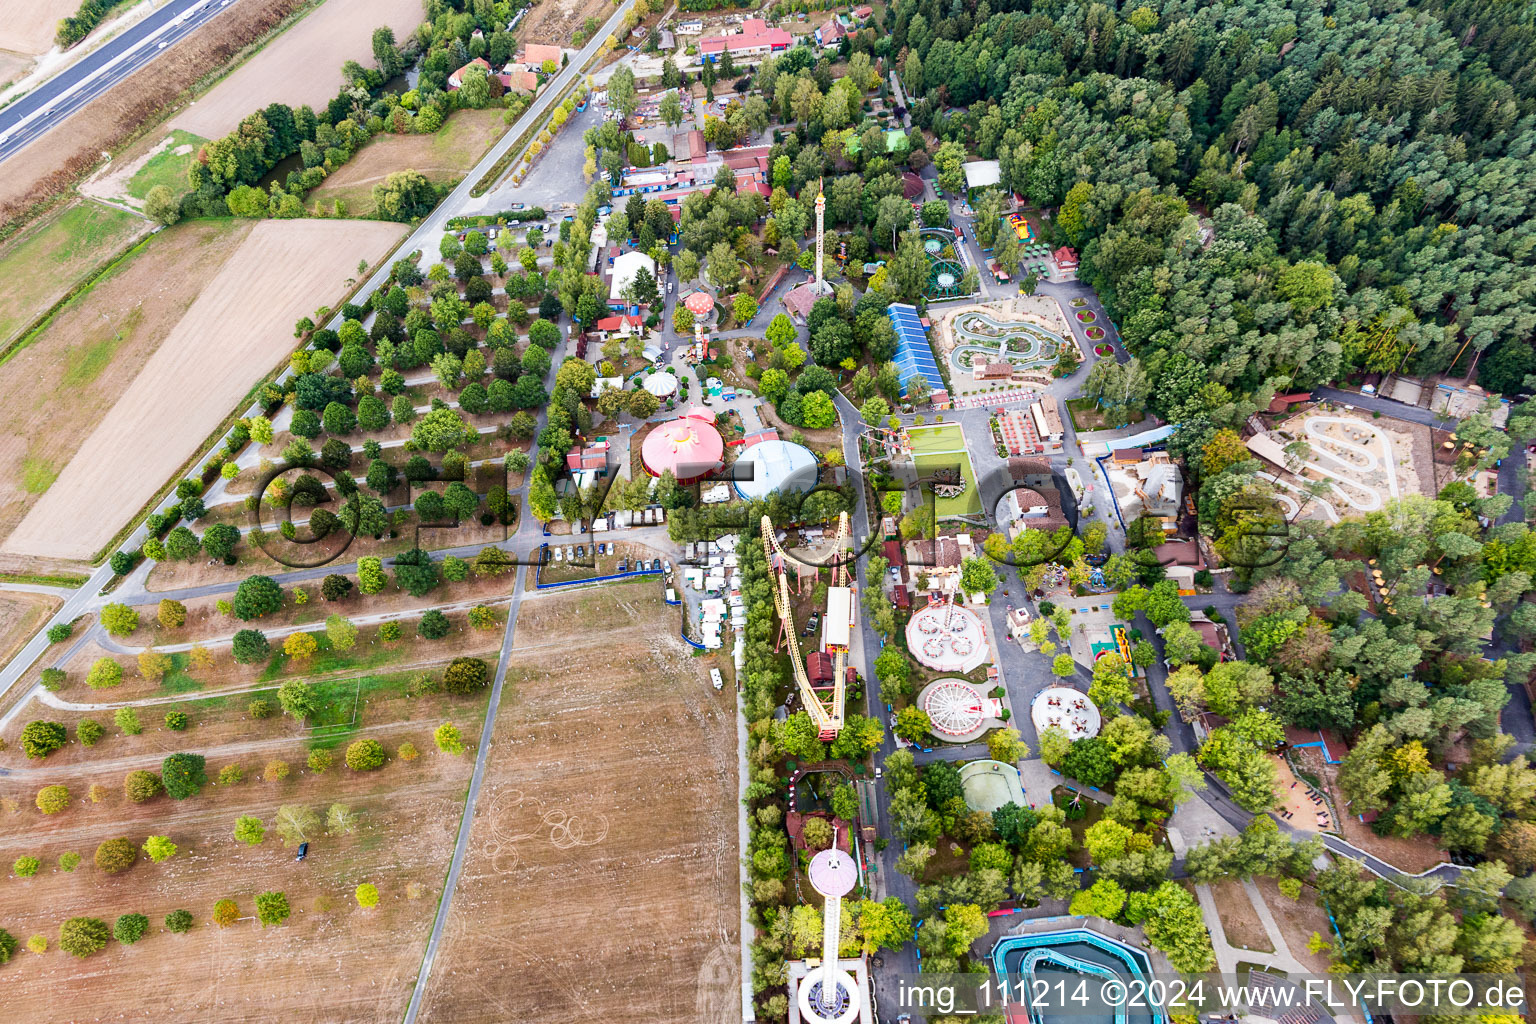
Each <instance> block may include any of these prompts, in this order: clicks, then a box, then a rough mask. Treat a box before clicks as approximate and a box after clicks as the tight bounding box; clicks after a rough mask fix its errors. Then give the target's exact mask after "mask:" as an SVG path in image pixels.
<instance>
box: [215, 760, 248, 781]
mask: <svg viewBox="0 0 1536 1024" xmlns="http://www.w3.org/2000/svg"><path fill="white" fill-rule="evenodd" d="M244 781H245V769H244V768H243V767H241V766H240V765H238V764H227V765H225V766H224V767H223V768H220V769H219V779H218V785H220V786H235V785H239V784H240V783H241V782H244Z"/></svg>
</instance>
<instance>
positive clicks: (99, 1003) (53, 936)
mask: <svg viewBox="0 0 1536 1024" xmlns="http://www.w3.org/2000/svg"><path fill="white" fill-rule="evenodd" d="M233 701H234V703H235V704H237V705H238V707H241V708H243V706H244V699H243V698H235V699H233ZM484 705H485V700H484V696H483V695H482V696H480V697H477V698H473V699H464V698H450V697H445V696H442V695H432V696H428V697H418V698H408V697H405V696H403V695H402V694H401V693H400V691H399V688H398V687H396V688H393V689H388V688H386V689H383V690H380V691H377V692H376V693H375V695H374V696H373V699H371V700H369V701H368V702H367V703H366V704H365V705H364V708H363V710H362V712H361V718H362V725H363V732H362V735H367V736H371V737H374V738H377V739H379V741H380V742H382V743H383V744H384V745H385V747H386V748H387V749H388V750H390V751H391V753H392V755H393V752H394V751H395V750H396V748H397V747H398V746H399V744H400V743H402V742H403V741H406V740H409V741H411V742H412V743H413V744H414V745H415V746H416V747H417V748H418V750H420V751H421V756H420V757H419V758H417V759H416V760H414V761H411V762H404V761H401V760H400V759H398V758H397V757H394V756H391V759H390V761H389V763H388V764H386V765H385V766H384V768H382V769H381V770H379V771H377V772H363V773H359V772H352V771H350V770H348V769H347V768H345V767H344V766H342V765H341V763H340V762H341V754H342V747H340V746H338V747H337V748H336V749H335V750H334V751H333V753H334V755H335V756H336V759H337V764H336V765H335V766H334V767H332V768H331V769H330V770H329V771H327V772H325V773H324V774H322V775H316V774H314V773H311V772H309V771H307V770H306V769H305V767H304V761H305V757H306V748H307V747H308V746H310V745H311V744H310V742H309V741H308V740H307V739H306V735H305V730H302V729H300V728H297V727H296V726H295V725H294V724H293V723H292V722H291V720H287V719H283V718H276V719H268V720H265V721H260V722H257V721H252V720H250V719H249V718H245V717H243V716H242V715H240V714H238V713H236V712H230V713H225V714H222V715H221V714H218V713H214V712H208V713H207V714H205V713H204V712H203V711H202V710H200V708H201V705H199V704H196V703H189V704H188V705H186V707H187V709H188V711H189V713H191V714H192V716H193V720H194V724H193V727H192V729H191V730H189V731H188V732H186V733H180V734H178V733H171V732H168V731H165V730H164V729H162V728H160V727H159V725H158V718H159V714H158V712H156V713H154V714H150V713H145V714H144V715H142V717H143V718H144V721H145V724H146V729H145V733H144V735H142V736H137V737H122V736H119V735H118V734H117V731H116V730H115V729H113V728H112V727H111V725H110V717H111V716H110V715H105V716H103V715H97V716H96V717H97V718H98V720H102V721H104V722H105V723H106V724H107V725H108V733H109V735H108V736H107V737H106V738H104V739H103V740H102V741H101V742H100V743H99V744H98V745H97V746H96V747H94V748H92V749H91V750H88V751H85V750H79V749H78V747H77V746H75V745H72V746H71V747H69V748H66V750H65V751H60V752H59V753H57V754H55V755H53V757H50V758H49V760H48V761H47V762H41V763H39V762H31V763H27V762H25V761H24V759H21V756H20V754H19V752H7V754H6V755H5V758H6V763H7V766H8V767H11V768H12V769H13V772H12V774H11V775H10V776H8V777H7V778H6V779H5V780H4V783H3V786H0V796H3V797H4V799H5V800H6V801H7V804H6V807H7V813H4V814H0V857H3V858H4V863H6V864H7V865H9V864H10V863H11V861H12V860H14V859H15V858H16V857H19V856H22V855H30V856H35V857H38V858H39V859H41V860H42V861H43V865H44V866H43V868H42V870H41V871H40V872H39V873H38V874H37V876H36V877H33V878H9V879H6V880H4V881H3V882H0V886H3V888H4V893H5V896H4V905H5V913H4V915H3V917H4V920H3V925H4V926H5V927H6V928H7V929H9V930H10V931H11V932H12V933H13V934H18V935H20V936H22V937H23V938H25V937H26V936H28V935H32V934H43V935H46V936H48V937H49V939H50V946H51V947H52V946H53V945H54V943H55V942H56V940H57V935H58V926H59V923H60V921H62V920H63V919H64V918H66V917H69V916H74V915H77V914H85V915H91V916H96V917H100V918H102V919H103V920H106V921H107V922H108V923H111V922H112V921H113V920H114V919H115V918H116V916H117V915H119V914H123V913H128V912H133V911H137V912H139V913H143V914H145V915H146V916H148V917H149V919H150V928H149V931H148V933H147V934H146V935H145V937H144V938H143V939H142V940H141V941H140V942H139V943H138V944H137V945H134V946H132V947H127V946H123V945H121V944H118V943H115V942H114V943H109V944H108V946H107V948H106V949H105V950H103V951H102V952H100V953H97V954H95V955H94V956H93V957H92V958H90V959H89V960H85V961H77V960H75V959H73V958H71V957H69V956H67V955H65V954H63V953H61V952H59V951H57V949H56V948H50V949H49V951H48V953H47V954H46V955H44V956H34V955H31V954H26V955H25V956H21V957H17V958H15V960H13V962H12V963H11V964H10V965H9V967H8V968H7V970H6V986H7V987H6V997H5V1005H6V1014H5V1016H6V1018H7V1019H9V1020H35V1021H52V1020H61V1019H65V1018H64V1015H63V1014H67V1015H68V1016H69V1018H70V1019H84V1020H90V1019H107V1018H108V1017H110V1016H114V1015H116V1013H117V1012H118V1011H120V1010H121V1005H120V1001H119V1000H118V998H117V997H118V995H119V994H120V993H122V992H125V991H151V990H153V991H154V992H156V999H155V1006H156V1011H155V1012H156V1016H157V1017H158V1018H159V1019H161V1020H165V1021H171V1022H183V1021H184V1022H187V1024H201V1022H204V1021H208V1020H215V1019H217V1020H220V1021H237V1022H250V1024H258V1022H259V1024H266V1022H269V1021H273V1020H306V1021H322V1020H323V1021H346V1022H353V1021H355V1022H359V1024H362V1022H374V1021H379V1020H394V1019H398V1018H399V1017H400V1015H401V1014H402V1013H403V1012H404V1008H405V1003H406V1000H407V999H408V998H409V995H410V991H411V986H412V984H413V983H414V981H415V976H416V971H417V968H418V966H419V964H420V957H421V948H422V943H423V942H424V941H425V937H426V933H427V929H428V928H429V927H430V923H431V920H432V915H433V912H434V910H435V908H436V905H437V896H438V893H439V890H440V889H441V886H442V880H443V877H444V875H445V872H446V869H447V864H448V858H449V855H450V852H451V850H452V846H453V838H454V834H455V831H456V829H457V826H458V821H459V815H460V813H461V811H462V808H463V794H464V786H465V782H466V780H467V778H468V775H469V772H470V769H471V766H472V763H473V762H472V761H471V760H470V758H469V757H468V756H466V757H450V756H448V755H444V754H439V753H437V752H436V751H435V749H434V747H433V743H432V736H431V733H432V730H433V729H434V728H435V727H436V726H437V725H438V724H439V723H441V722H442V721H443V720H444V719H445V718H449V717H451V718H452V720H453V721H455V723H456V724H458V725H459V727H460V728H461V729H462V730H463V732H464V734H465V735H466V736H473V735H475V734H477V733H478V731H479V723H480V722H481V721H482V720H483V715H484ZM59 717H60V718H61V719H64V718H73V717H74V716H72V715H60V716H59ZM210 719H215V720H216V721H210ZM205 722H208V723H209V724H207V725H205V724H204V723H205ZM351 738H352V737H351V736H348V737H347V739H349V740H350V739H351ZM178 749H179V750H191V751H197V752H199V753H202V754H204V755H206V756H207V758H208V771H209V775H210V776H213V775H216V774H217V772H218V770H219V769H220V768H221V767H223V766H224V765H226V764H229V763H233V762H240V763H242V764H243V765H244V766H245V768H246V771H247V776H246V780H245V781H244V782H242V783H239V784H236V785H232V786H208V787H205V788H204V789H203V791H202V793H201V794H199V795H198V796H196V797H193V798H190V799H187V800H183V801H174V800H171V799H169V798H168V797H165V796H159V797H156V798H154V799H153V800H151V801H149V802H146V803H144V804H137V805H136V804H132V803H129V802H128V801H127V800H126V798H125V797H124V795H123V790H122V779H123V776H124V774H125V773H126V772H128V771H130V770H133V769H136V768H148V769H157V767H158V764H159V761H160V759H161V758H162V757H164V756H165V754H167V753H169V752H170V751H172V750H178ZM71 751H73V752H75V754H76V756H75V757H74V758H73V759H72V760H71V761H70V762H68V763H65V762H61V763H58V764H57V765H55V762H54V759H55V758H59V757H60V756H61V755H63V754H65V753H66V752H71ZM272 757H280V758H282V759H284V760H287V761H288V762H289V763H290V764H291V765H292V766H293V773H292V775H290V777H289V778H288V779H286V780H285V781H282V782H263V781H261V780H260V778H259V776H260V773H261V768H262V765H263V764H264V763H265V761H266V760H267V759H268V758H272ZM18 762H20V764H19V763H18ZM21 764H25V765H26V769H23V770H16V769H17V768H18V767H20V765H21ZM28 769H30V770H28ZM53 783H62V784H64V785H66V786H68V788H69V790H70V792H71V793H72V794H73V795H74V796H75V802H74V804H73V805H72V806H71V807H70V808H69V809H68V810H66V811H64V812H63V813H61V814H58V815H54V816H47V817H45V816H44V815H42V814H41V813H39V812H38V811H37V810H36V809H35V808H34V807H33V806H32V797H33V794H34V793H35V791H36V789H37V788H39V787H41V786H43V785H47V784H53ZM91 783H99V784H100V785H102V786H104V787H105V788H106V790H107V796H106V798H105V799H104V800H103V801H102V802H101V803H100V804H91V803H90V802H89V801H88V800H86V799H84V797H85V794H86V792H87V788H88V786H89V785H90V784H91ZM334 802H341V803H345V804H348V805H349V806H351V807H352V808H353V809H354V810H356V811H358V812H360V813H361V822H360V825H359V827H358V828H357V830H356V831H355V832H353V833H351V834H345V835H327V834H326V833H325V832H324V830H323V829H320V830H316V831H315V832H313V833H310V834H309V835H308V838H309V839H310V841H311V846H310V850H309V856H308V858H307V859H306V860H305V861H304V862H303V863H296V862H295V861H294V851H293V849H292V848H291V847H284V846H283V845H282V843H281V841H280V840H279V838H278V836H277V834H276V831H275V829H274V828H273V819H274V816H275V813H276V810H277V807H278V806H279V805H281V804H289V803H296V804H303V805H305V806H308V807H311V808H313V809H314V810H315V811H316V812H317V813H318V814H320V815H321V817H322V818H323V817H324V815H325V813H326V809H327V808H328V807H329V806H330V805H331V804H332V803H334ZM12 808H14V810H13V809H12ZM243 814H253V815H256V816H258V817H261V818H262V819H263V820H264V821H265V823H266V825H267V828H268V833H267V839H266V841H265V842H264V843H263V844H262V845H260V846H256V847H247V846H245V845H243V844H241V843H238V842H236V841H235V840H234V838H233V837H232V834H231V830H232V828H233V826H234V822H235V819H236V818H237V817H238V816H240V815H243ZM151 834H155V835H167V836H169V837H170V838H171V840H172V841H173V842H174V843H176V844H177V846H178V847H179V851H178V852H177V854H176V856H175V857H174V858H172V859H171V860H169V861H166V862H165V863H163V864H158V865H157V864H152V863H150V862H149V861H148V860H147V859H144V858H142V857H141V859H140V863H139V864H138V865H137V866H135V867H134V868H132V869H131V870H129V871H127V872H126V873H124V874H121V875H116V876H109V875H105V874H103V873H102V872H100V871H98V870H97V869H96V868H95V867H94V866H93V865H92V863H91V857H92V854H93V852H94V850H95V848H96V845H97V844H98V843H100V842H101V841H103V840H105V839H109V838H114V837H117V836H127V837H130V838H131V839H133V841H134V842H135V843H142V842H143V841H144V838H145V837H146V836H148V835H151ZM67 850H73V851H76V852H78V853H80V854H81V855H82V856H83V857H84V858H85V862H84V863H83V864H81V866H80V867H79V868H78V869H77V870H76V871H75V872H73V873H72V874H66V873H64V872H62V871H60V870H58V868H57V867H56V865H57V862H58V857H59V855H60V854H61V853H63V852H65V851H67ZM362 882H371V883H373V884H374V885H376V886H378V888H379V891H380V894H381V896H382V899H381V901H380V903H379V905H378V906H377V907H375V908H372V909H362V908H359V907H358V906H357V904H356V902H355V901H354V900H353V897H352V892H353V889H354V888H355V887H356V886H357V885H358V884H360V883H362ZM269 889H274V890H279V891H282V892H284V893H286V894H287V897H288V901H289V904H290V906H291V907H292V910H293V914H292V916H291V917H290V918H289V919H288V921H287V923H286V924H285V925H283V926H282V927H278V928H266V929H263V928H262V927H260V925H259V924H258V923H257V922H256V921H254V920H252V919H251V918H252V916H253V914H254V905H253V898H254V896H255V894H256V893H258V892H262V891H265V890H269ZM226 897H229V898H234V899H236V900H237V901H238V903H239V907H240V913H241V915H242V918H244V919H243V920H241V921H239V922H238V923H236V924H234V925H232V926H230V927H228V928H220V927H218V926H217V925H215V924H213V923H212V921H211V920H210V915H211V911H212V908H213V905H214V903H215V902H216V901H217V900H219V899H222V898H226ZM179 908H184V909H186V910H189V911H191V912H192V915H193V917H194V919H195V921H196V924H195V926H194V927H193V929H192V931H191V932H190V933H188V934H186V935H174V934H171V933H169V932H168V931H167V930H166V929H165V928H164V926H163V924H162V920H163V918H164V917H165V915H166V914H167V913H168V912H170V911H171V910H175V909H179ZM386 937H387V938H386ZM169 962H174V963H175V964H176V965H177V968H176V970H175V971H173V972H169V973H168V972H167V971H166V964H167V963H169ZM107 977H110V978H111V979H112V984H110V985H100V984H93V982H94V981H98V980H100V979H103V978H107ZM65 992H68V993H69V997H68V1000H67V1002H68V1006H69V1009H68V1010H67V1011H62V1012H61V1010H60V1006H61V1005H63V1004H61V1002H60V995H61V994H62V993H65Z"/></svg>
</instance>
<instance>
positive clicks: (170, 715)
mask: <svg viewBox="0 0 1536 1024" xmlns="http://www.w3.org/2000/svg"><path fill="white" fill-rule="evenodd" d="M187 724H188V719H187V713H186V712H185V711H167V712H166V713H165V727H166V728H167V729H169V730H171V731H172V732H185V731H186V728H187Z"/></svg>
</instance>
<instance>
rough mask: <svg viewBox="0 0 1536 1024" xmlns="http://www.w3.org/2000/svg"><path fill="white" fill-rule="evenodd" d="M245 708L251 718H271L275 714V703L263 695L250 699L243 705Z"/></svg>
mask: <svg viewBox="0 0 1536 1024" xmlns="http://www.w3.org/2000/svg"><path fill="white" fill-rule="evenodd" d="M245 710H246V711H247V712H248V713H249V714H250V716H251V717H252V718H257V719H260V718H271V717H272V716H273V715H275V714H277V707H276V705H274V704H273V703H272V702H271V701H269V700H267V699H265V698H263V697H257V698H256V699H255V700H253V701H251V702H250V703H249V704H247V705H246V706H245Z"/></svg>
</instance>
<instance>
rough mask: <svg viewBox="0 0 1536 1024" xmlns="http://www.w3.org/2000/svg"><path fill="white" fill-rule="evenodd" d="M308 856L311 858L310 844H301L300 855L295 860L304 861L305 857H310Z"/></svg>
mask: <svg viewBox="0 0 1536 1024" xmlns="http://www.w3.org/2000/svg"><path fill="white" fill-rule="evenodd" d="M308 856H309V844H308V843H300V844H299V852H298V855H297V856H296V857H294V858H293V859H294V860H303V859H304V858H305V857H308Z"/></svg>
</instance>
